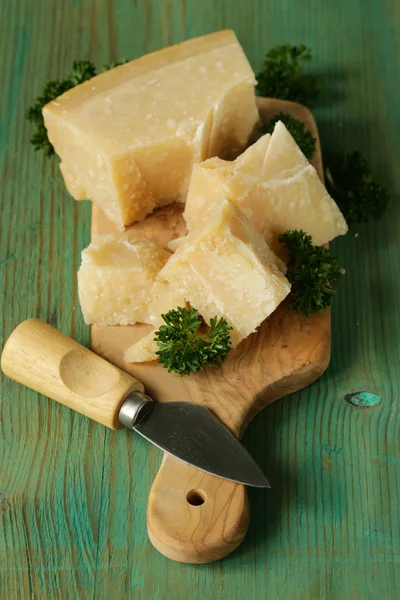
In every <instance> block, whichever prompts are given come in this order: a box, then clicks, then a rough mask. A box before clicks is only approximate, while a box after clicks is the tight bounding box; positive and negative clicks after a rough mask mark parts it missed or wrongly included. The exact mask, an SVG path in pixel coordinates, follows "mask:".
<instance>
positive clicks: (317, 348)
mask: <svg viewBox="0 0 400 600" xmlns="http://www.w3.org/2000/svg"><path fill="white" fill-rule="evenodd" d="M257 103H258V108H259V112H260V116H261V120H262V121H263V122H266V121H268V120H269V119H271V118H272V117H273V116H275V115H276V114H277V113H278V112H280V111H283V112H289V113H291V114H292V115H293V116H294V117H297V118H299V119H301V120H302V121H304V122H305V123H306V126H307V128H308V129H310V130H311V132H312V133H313V135H314V137H315V138H316V139H317V144H316V153H315V156H314V159H313V161H312V163H313V165H314V166H315V168H316V169H317V171H318V174H319V176H320V178H321V179H323V167H322V156H321V148H320V143H319V138H318V130H317V126H316V123H315V120H314V118H313V116H312V114H311V112H310V111H309V110H308V109H307V108H306V107H304V106H301V105H300V104H295V103H293V102H288V101H283V100H275V99H268V98H258V99H257ZM182 212H183V204H178V203H177V204H173V205H171V206H167V207H164V208H161V209H159V210H158V211H156V212H155V213H153V214H152V215H150V216H149V217H147V219H146V220H145V221H143V222H140V223H135V224H134V225H132V226H131V227H130V228H129V229H130V230H131V231H134V232H135V233H136V234H137V235H138V236H144V237H147V238H148V239H150V240H152V241H154V242H156V243H157V244H159V245H160V246H162V247H164V248H166V247H167V244H168V242H169V241H170V240H172V239H175V238H177V237H180V236H181V235H184V234H185V232H186V229H185V223H184V220H183V217H182ZM116 231H117V230H116V227H115V225H114V224H113V223H111V222H110V221H108V220H107V218H106V217H105V215H104V213H103V212H102V211H101V210H100V209H98V208H97V207H96V206H95V205H94V204H93V209H92V240H94V239H96V237H98V236H99V235H104V234H107V233H112V232H116ZM150 330H151V327H149V326H147V325H140V324H139V325H133V326H109V327H101V326H98V325H93V326H92V330H91V346H92V349H93V350H94V351H95V352H97V353H98V354H100V355H101V356H103V357H105V358H106V359H108V360H109V361H110V362H112V363H114V364H115V365H117V366H119V367H121V368H122V369H124V370H125V371H127V372H128V373H130V374H132V375H134V376H135V377H137V378H138V379H139V380H140V381H142V382H143V384H144V385H145V389H146V392H147V393H148V394H149V395H150V396H152V397H153V398H154V399H155V400H157V401H159V402H169V401H179V400H180V401H182V400H185V401H188V402H197V403H199V404H203V405H205V406H207V407H208V408H210V409H211V410H212V411H213V412H214V414H215V415H216V416H217V417H218V418H219V419H220V420H221V421H222V422H223V423H224V424H225V425H226V426H227V427H229V429H231V431H233V432H234V433H235V435H237V436H241V435H242V434H243V432H244V431H245V429H246V427H247V425H248V423H249V422H250V420H251V419H252V418H253V417H254V416H255V415H256V414H257V413H258V412H259V411H260V410H261V409H262V408H264V407H265V406H267V405H268V404H270V403H271V402H273V401H274V400H277V399H278V398H282V397H283V396H286V395H287V394H291V393H292V392H295V391H296V390H299V389H301V388H303V387H305V386H307V385H309V384H310V383H312V382H313V381H315V380H316V379H317V378H318V377H319V376H320V375H321V374H322V373H323V372H324V370H325V369H326V367H327V366H328V363H329V358H330V345H331V332H330V314H329V311H326V312H325V313H322V314H317V315H313V316H311V317H309V318H306V317H304V316H301V315H299V314H297V313H295V312H293V311H292V310H290V309H289V308H288V303H287V302H284V303H283V304H281V305H280V306H279V307H278V309H277V310H276V311H275V312H274V313H273V314H272V315H271V316H270V317H269V318H268V319H267V320H266V321H264V322H263V323H262V325H261V326H260V327H259V329H258V331H257V332H256V333H254V334H252V335H250V336H249V337H248V338H247V339H246V340H244V341H243V342H242V343H241V344H239V346H238V347H237V348H235V350H233V351H232V352H231V353H230V355H229V357H228V358H227V359H226V360H225V362H224V363H223V364H222V365H221V367H220V368H215V369H214V368H209V369H205V370H204V371H202V372H200V373H198V374H195V375H194V374H192V375H190V376H187V377H180V376H179V375H176V374H172V373H168V372H167V370H166V369H164V368H163V367H162V366H161V365H159V364H158V363H156V362H153V363H142V364H128V363H126V362H125V361H124V359H123V356H124V351H125V349H126V348H128V347H129V346H130V345H132V344H133V343H134V342H135V341H136V340H139V339H140V338H141V337H142V336H144V335H145V334H147V333H148V332H149V331H150ZM270 493H273V492H270ZM248 522H249V509H248V501H247V494H246V490H245V488H244V486H243V485H240V484H236V483H233V482H230V481H226V480H222V479H219V478H217V477H215V476H213V475H209V474H207V473H204V472H202V471H199V470H197V469H195V468H194V467H191V466H189V465H186V464H184V463H183V462H181V461H178V460H177V459H174V458H173V457H171V456H168V455H164V459H163V461H162V464H161V467H160V470H159V472H158V474H157V477H156V479H155V481H154V483H153V486H152V488H151V491H150V496H149V502H148V509H147V528H148V533H149V537H150V540H151V542H152V543H153V545H154V546H155V547H156V548H157V550H159V551H160V552H161V553H163V554H164V555H165V556H167V557H169V558H171V559H173V560H177V561H180V562H189V563H204V562H211V561H214V560H217V559H220V558H223V557H224V556H226V555H228V554H229V553H230V552H232V551H233V550H235V548H237V547H238V546H239V544H240V543H241V542H242V540H243V538H244V536H245V534H246V531H247V527H248Z"/></svg>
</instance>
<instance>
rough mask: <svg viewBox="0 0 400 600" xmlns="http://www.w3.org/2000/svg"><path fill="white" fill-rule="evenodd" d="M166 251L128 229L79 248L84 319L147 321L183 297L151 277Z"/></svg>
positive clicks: (120, 322)
mask: <svg viewBox="0 0 400 600" xmlns="http://www.w3.org/2000/svg"><path fill="white" fill-rule="evenodd" d="M169 257H170V253H169V252H167V251H166V250H163V249H162V248H159V247H158V246H157V245H156V244H154V243H153V242H150V241H149V240H147V239H145V238H134V237H133V236H132V235H131V234H129V233H125V234H122V235H121V234H117V235H114V234H113V235H109V236H106V237H105V238H104V239H103V240H100V241H99V242H95V243H92V244H90V246H89V247H88V248H86V249H85V250H84V251H83V252H82V264H81V266H80V269H79V271H78V292H79V300H80V304H81V308H82V312H83V317H84V319H85V322H86V323H88V324H93V323H99V324H100V325H133V324H134V323H149V324H151V325H154V326H158V325H159V324H160V323H161V322H162V319H161V316H160V315H161V314H162V313H164V312H167V311H168V310H170V309H171V308H175V307H176V306H184V305H185V304H184V302H185V301H184V299H183V298H182V295H181V294H178V293H177V292H176V291H175V289H174V288H172V287H171V286H170V285H169V284H168V283H167V282H165V281H159V280H158V279H157V276H158V273H159V272H160V270H161V268H162V267H163V266H164V265H165V263H166V262H167V260H168V258H169Z"/></svg>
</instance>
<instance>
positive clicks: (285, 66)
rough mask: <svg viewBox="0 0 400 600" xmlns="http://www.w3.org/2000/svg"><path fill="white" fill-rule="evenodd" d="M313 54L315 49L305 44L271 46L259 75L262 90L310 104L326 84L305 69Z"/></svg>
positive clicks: (277, 96)
mask: <svg viewBox="0 0 400 600" xmlns="http://www.w3.org/2000/svg"><path fill="white" fill-rule="evenodd" d="M311 58H312V55H311V50H310V49H309V48H307V46H305V45H304V44H300V45H299V46H291V45H290V44H283V45H282V46H276V47H275V48H272V49H271V50H269V52H267V54H266V55H265V58H264V62H263V65H262V68H261V71H260V73H259V74H258V75H257V81H258V85H257V92H258V94H259V95H260V96H267V97H269V98H281V99H282V100H292V101H293V102H300V103H301V104H306V105H308V104H310V103H311V102H312V101H313V100H314V99H315V98H316V97H317V96H318V95H319V93H320V92H321V90H322V88H323V85H322V80H321V78H320V77H316V76H315V75H308V74H306V73H304V65H305V64H306V63H307V62H310V61H311Z"/></svg>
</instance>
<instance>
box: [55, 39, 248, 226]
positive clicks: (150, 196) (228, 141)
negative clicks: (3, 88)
mask: <svg viewBox="0 0 400 600" xmlns="http://www.w3.org/2000/svg"><path fill="white" fill-rule="evenodd" d="M255 83H256V81H255V79H254V73H253V71H252V69H251V67H250V65H249V63H248V61H247V59H246V57H245V55H244V53H243V50H242V48H241V46H240V44H239V42H238V41H237V38H236V36H235V34H234V33H233V31H231V30H226V31H221V32H217V33H213V34H210V35H206V36H203V37H200V38H196V39H193V40H188V41H186V42H183V43H182V44H179V45H177V46H172V47H169V48H165V49H163V50H159V51H158V52H155V53H153V54H149V55H146V56H143V57H142V58H139V59H137V60H134V61H131V62H129V63H127V64H124V65H121V66H119V67H116V68H114V69H111V70H110V71H107V72H105V73H102V74H101V75H98V76H96V77H94V78H93V79H91V80H90V81H87V82H85V83H83V84H81V85H79V86H77V87H75V88H72V89H71V90H68V91H67V92H66V93H65V94H63V95H62V96H60V97H59V98H57V99H56V100H54V101H53V102H50V103H49V104H48V105H46V106H45V107H44V109H43V116H44V120H45V125H46V128H47V130H48V135H49V139H50V141H51V143H52V144H53V146H54V148H55V150H56V152H57V154H58V155H59V156H60V157H61V165H60V168H61V171H62V174H63V176H64V180H65V183H66V185H67V188H68V190H69V192H70V193H71V195H72V196H73V197H74V198H76V199H77V200H80V199H84V198H88V199H90V200H93V201H94V202H96V203H97V204H98V205H99V206H100V207H101V208H102V209H103V210H104V212H105V213H106V215H107V216H108V218H109V219H110V220H112V221H114V222H115V223H116V224H117V225H118V226H119V227H123V226H125V225H129V224H131V223H133V222H134V221H136V220H141V219H143V218H144V217H145V216H146V215H147V214H149V213H150V212H152V211H153V210H154V209H155V208H156V207H158V206H162V205H165V204H169V203H171V202H173V201H176V200H180V201H184V200H185V198H186V194H187V190H188V185H189V179H190V173H191V170H192V167H193V164H194V163H196V162H200V161H202V160H205V159H206V158H208V157H210V156H214V155H217V154H218V155H221V156H226V157H229V158H232V157H234V156H237V154H238V153H239V152H240V151H241V150H242V149H243V147H244V146H245V145H246V143H247V141H248V138H249V136H250V135H251V133H252V131H253V129H254V127H255V125H256V124H257V123H258V120H259V116H258V111H257V108H256V105H255V96H254V85H255Z"/></svg>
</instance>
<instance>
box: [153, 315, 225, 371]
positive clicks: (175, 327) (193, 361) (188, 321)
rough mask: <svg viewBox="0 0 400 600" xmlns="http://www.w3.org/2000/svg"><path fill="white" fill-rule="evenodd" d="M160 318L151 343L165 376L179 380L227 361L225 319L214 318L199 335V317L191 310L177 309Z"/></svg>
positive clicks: (200, 322)
mask: <svg viewBox="0 0 400 600" xmlns="http://www.w3.org/2000/svg"><path fill="white" fill-rule="evenodd" d="M162 318H163V319H164V322H165V325H161V327H160V328H159V330H158V331H157V332H156V333H155V336H154V339H155V341H156V343H157V344H158V347H159V348H160V349H159V351H158V352H157V353H156V354H157V355H158V357H159V358H158V360H159V362H160V363H161V364H162V365H163V366H164V367H165V368H166V369H168V371H169V372H175V373H179V375H182V376H183V375H190V373H198V372H199V371H200V369H201V368H202V367H203V366H209V367H215V366H217V365H219V364H220V363H221V362H222V361H223V360H225V358H226V357H227V355H228V352H229V351H230V349H231V338H230V335H229V331H230V330H231V329H232V328H231V327H230V326H229V325H228V323H227V321H226V319H223V318H220V319H218V317H214V318H213V319H211V326H210V330H209V331H208V332H207V333H205V334H202V333H200V331H199V329H200V326H201V324H202V319H201V316H200V314H199V312H198V311H197V310H195V309H194V308H192V307H189V308H182V307H180V306H179V307H178V308H177V309H173V310H170V311H169V312H167V313H166V314H165V315H162Z"/></svg>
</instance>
